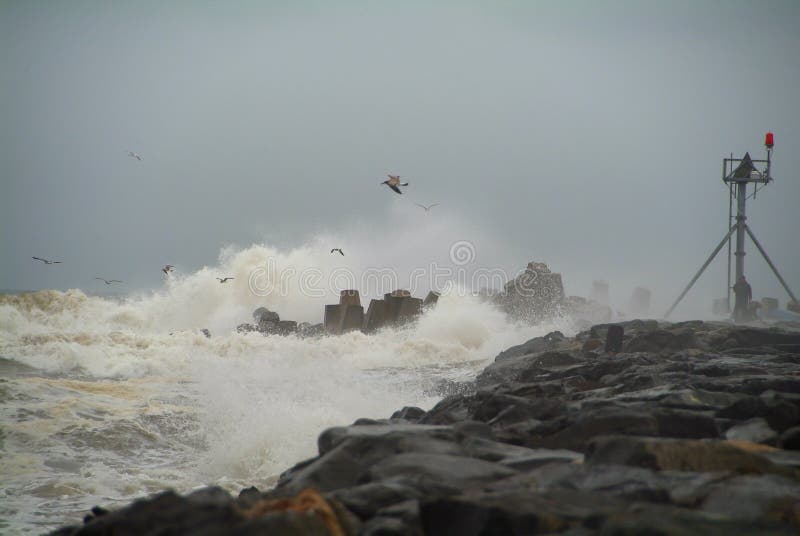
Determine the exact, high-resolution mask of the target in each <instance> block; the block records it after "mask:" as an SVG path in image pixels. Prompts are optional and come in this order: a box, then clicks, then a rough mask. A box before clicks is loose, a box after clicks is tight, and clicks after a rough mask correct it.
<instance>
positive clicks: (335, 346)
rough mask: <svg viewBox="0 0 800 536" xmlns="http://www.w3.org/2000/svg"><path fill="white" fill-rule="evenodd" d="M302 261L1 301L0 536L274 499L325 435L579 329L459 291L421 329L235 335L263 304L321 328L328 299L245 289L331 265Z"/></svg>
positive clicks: (247, 257)
mask: <svg viewBox="0 0 800 536" xmlns="http://www.w3.org/2000/svg"><path fill="white" fill-rule="evenodd" d="M310 252H311V249H308V248H300V249H297V250H293V251H291V252H289V253H280V252H278V251H276V250H274V249H270V248H267V247H263V246H253V247H250V248H248V249H244V250H242V251H238V252H233V251H228V252H225V253H224V254H223V255H222V259H221V261H220V265H219V266H218V267H217V268H215V269H210V268H204V269H202V270H200V271H198V272H195V273H192V274H188V275H177V276H175V277H172V278H170V279H169V280H168V281H167V282H166V283H165V288H164V289H163V290H161V291H159V292H155V293H151V294H149V295H143V296H130V297H127V298H124V299H113V300H112V299H104V298H100V297H91V296H87V295H86V294H84V293H83V292H82V291H80V290H70V291H68V292H58V291H39V292H35V293H28V294H20V295H8V296H0V413H1V414H2V417H0V418H1V419H2V431H1V433H0V488H1V489H0V494H1V495H0V532H13V533H26V532H27V533H41V532H44V531H46V530H47V529H50V528H53V527H55V526H58V525H60V524H63V523H66V522H79V521H80V518H81V517H82V515H83V513H85V512H86V510H88V509H89V508H90V507H91V506H93V505H95V504H101V505H104V506H110V507H115V506H119V505H121V504H123V503H126V502H128V501H130V500H131V499H133V498H135V497H138V496H142V495H146V494H148V493H152V492H156V491H159V490H162V489H165V488H174V489H176V490H178V491H179V492H185V491H188V490H191V489H193V488H196V487H199V486H203V485H209V484H217V485H221V486H223V487H225V488H226V489H228V490H230V491H232V492H238V490H240V489H241V488H243V487H248V486H250V485H255V486H257V487H259V488H262V489H265V488H268V487H269V486H270V485H271V484H272V483H274V481H275V479H276V477H277V475H278V474H279V473H280V472H281V471H283V470H285V469H287V468H288V467H289V466H291V465H292V464H293V463H295V462H298V461H300V460H302V459H305V458H307V457H310V456H313V455H314V454H315V452H316V438H317V436H318V435H319V433H320V432H321V431H322V430H323V429H324V428H326V427H329V426H335V425H345V424H349V423H351V422H352V421H353V420H354V419H356V418H358V417H373V418H385V417H388V416H389V415H391V413H392V412H393V411H394V410H396V409H399V408H401V407H403V406H406V405H416V406H421V407H423V408H425V409H428V408H430V407H431V406H432V405H433V404H434V403H435V402H436V401H437V400H438V399H439V398H440V397H441V392H440V390H438V386H440V385H441V384H442V382H445V381H463V380H468V379H471V378H473V377H474V375H475V374H476V372H477V371H479V370H480V369H481V368H482V367H484V366H485V365H486V364H487V363H488V362H489V360H491V359H492V358H493V357H494V356H495V355H496V354H497V353H498V352H499V351H501V350H503V349H504V348H506V347H508V346H511V345H513V344H518V343H520V342H522V341H524V340H527V339H528V338H531V337H533V336H536V335H539V334H543V333H546V332H547V331H551V330H553V329H561V330H562V331H565V332H569V331H571V326H570V324H569V322H568V321H566V320H565V321H564V323H563V324H560V325H547V326H536V327H531V326H527V325H518V324H515V323H513V322H510V321H509V320H508V319H507V318H506V317H505V315H504V314H503V313H501V312H500V311H498V310H496V309H494V308H493V307H492V306H491V305H489V304H488V303H485V302H483V301H481V300H479V299H477V298H475V297H472V296H468V295H465V293H463V292H455V291H451V292H450V293H448V294H445V295H444V296H442V298H441V299H440V301H439V304H438V306H437V307H435V308H434V309H431V310H429V311H427V312H426V313H425V314H424V315H423V316H422V317H420V319H419V320H418V322H416V323H415V324H413V325H411V326H408V327H405V328H402V329H397V330H392V329H388V330H384V331H381V332H379V333H377V334H374V335H369V336H367V335H363V334H361V333H358V332H353V333H347V334H344V335H341V336H329V337H319V338H306V339H304V338H300V337H296V336H266V337H265V336H262V335H260V334H256V333H248V334H240V333H237V332H236V331H235V329H234V328H235V326H236V325H237V324H238V323H241V322H246V321H249V320H250V318H251V313H252V311H253V309H255V308H256V307H259V306H266V307H268V308H270V309H272V310H275V311H278V312H279V313H280V314H281V316H282V317H285V318H288V319H297V320H316V321H319V319H320V318H321V311H322V304H324V303H326V302H327V303H332V302H334V301H335V296H334V293H333V292H331V291H327V292H323V293H321V294H319V295H317V294H314V293H313V292H311V293H309V292H306V291H304V292H300V291H299V290H297V289H294V290H293V289H292V288H289V289H288V290H287V289H284V290H286V291H285V292H284V291H283V290H281V291H280V292H277V291H274V288H273V292H271V293H269V292H263V290H264V288H265V282H264V281H260V282H258V281H255V280H254V279H253V273H254V271H256V272H257V271H258V270H257V269H258V268H259V267H262V268H263V267H264V262H265V259H267V258H269V259H272V260H274V262H275V263H276V264H275V266H273V267H271V270H272V272H270V273H269V274H267V275H266V276H265V275H264V273H265V272H264V271H263V270H262V271H261V272H259V273H260V275H261V277H262V279H263V277H267V278H269V277H273V276H275V274H276V273H277V271H280V269H281V268H282V267H286V266H308V265H314V266H319V265H323V266H324V265H326V263H328V264H330V263H332V262H335V261H336V259H334V258H333V257H328V256H325V257H315V256H314V255H312V254H311V253H310ZM325 254H326V255H327V252H325ZM276 270H277V271H276ZM217 274H224V275H232V276H234V277H235V278H236V279H234V281H232V282H229V283H226V284H225V285H221V284H219V283H218V282H217V281H216V279H214V276H215V275H217ZM267 283H269V284H272V283H276V284H277V280H272V282H271V283H270V281H267ZM254 285H255V286H256V287H258V288H257V289H256V290H255V291H254V288H253V287H254ZM266 286H269V285H266ZM201 328H208V329H210V330H211V332H212V337H211V338H206V337H205V336H204V335H203V334H202V333H201V332H200V331H199V330H200V329H201Z"/></svg>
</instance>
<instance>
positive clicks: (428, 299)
mask: <svg viewBox="0 0 800 536" xmlns="http://www.w3.org/2000/svg"><path fill="white" fill-rule="evenodd" d="M438 301H439V293H438V292H434V291H430V292H428V295H427V296H425V300H424V301H423V302H422V305H423V307H429V306H432V305H436V304H437V303H438Z"/></svg>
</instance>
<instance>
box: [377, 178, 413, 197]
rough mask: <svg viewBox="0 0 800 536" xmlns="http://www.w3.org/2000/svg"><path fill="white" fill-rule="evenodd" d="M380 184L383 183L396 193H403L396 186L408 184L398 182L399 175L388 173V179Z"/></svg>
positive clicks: (406, 184)
mask: <svg viewBox="0 0 800 536" xmlns="http://www.w3.org/2000/svg"><path fill="white" fill-rule="evenodd" d="M381 184H385V185H386V186H388V187H389V188H391V189H392V190H394V191H395V192H397V193H398V194H402V193H403V192H401V191H400V188H398V186H408V183H407V182H400V175H389V180H386V181H383V182H382V183H381Z"/></svg>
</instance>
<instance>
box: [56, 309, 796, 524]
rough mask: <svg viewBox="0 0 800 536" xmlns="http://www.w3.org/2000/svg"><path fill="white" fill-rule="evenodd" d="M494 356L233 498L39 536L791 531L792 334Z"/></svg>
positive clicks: (578, 345)
mask: <svg viewBox="0 0 800 536" xmlns="http://www.w3.org/2000/svg"><path fill="white" fill-rule="evenodd" d="M619 326H620V327H622V328H623V330H624V331H623V336H622V338H621V340H619V338H618V339H617V340H615V344H614V345H612V346H613V348H614V350H618V349H620V346H621V351H618V352H606V351H605V348H606V345H605V341H606V337H607V335H608V333H609V331H610V332H611V333H612V334H614V336H617V337H618V335H619V331H618V330H615V329H611V330H609V325H597V326H593V327H592V328H591V329H590V330H587V331H585V332H582V333H579V334H578V335H577V336H575V337H573V338H568V337H564V336H563V335H562V334H561V333H557V332H555V333H551V334H548V335H547V336H545V337H538V338H536V339H532V340H530V341H527V342H525V343H524V344H521V345H518V346H515V347H513V348H509V349H508V350H506V351H504V352H502V353H501V354H500V355H498V356H497V358H496V359H495V361H494V363H492V364H491V365H489V366H488V367H487V368H486V369H485V370H484V371H483V372H482V373H481V374H480V375H479V376H478V377H477V378H476V380H475V382H474V385H472V386H470V388H464V389H459V390H454V391H453V393H454V394H452V395H451V396H448V397H446V398H445V399H443V400H442V401H441V402H439V403H438V404H437V405H436V406H435V407H433V408H432V409H431V410H430V411H427V412H426V411H424V410H422V409H420V408H416V407H405V408H402V409H399V410H398V411H396V412H395V413H394V414H393V415H391V417H389V418H387V419H382V420H372V419H360V420H358V421H356V423H354V424H353V425H351V426H342V427H336V428H331V429H328V430H326V431H324V432H323V433H322V434H321V435H320V437H319V440H318V452H319V454H318V456H316V457H315V458H312V459H310V460H306V461H304V462H301V463H298V464H297V465H295V466H294V467H292V468H290V469H288V470H287V471H286V472H284V473H283V474H282V475H281V476H280V479H279V481H278V483H277V485H276V486H275V487H274V488H273V489H271V490H268V491H265V492H261V491H258V490H257V489H255V488H249V489H247V490H243V491H242V493H241V494H240V495H239V496H238V497H237V498H233V497H231V496H230V495H228V494H227V493H226V492H224V491H222V490H219V489H217V488H206V489H203V490H200V491H197V492H194V493H191V494H189V495H187V496H185V497H181V496H179V495H176V494H174V493H172V492H165V493H162V494H160V495H156V496H154V497H151V498H149V499H144V500H140V501H137V502H135V503H133V504H132V505H130V506H128V507H125V508H122V509H120V510H117V511H115V512H110V513H108V512H106V511H104V510H103V509H101V508H96V509H95V510H94V511H93V514H89V515H87V517H86V520H85V523H84V524H83V525H82V526H75V527H65V528H63V529H60V530H59V531H57V532H56V533H57V534H63V535H67V534H70V535H71V534H81V535H83V534H87V535H91V534H112V533H113V534H208V535H214V534H311V535H315V534H320V535H322V534H329V535H336V536H341V535H350V534H372V535H377V534H382V535H401V534H403V535H422V534H431V535H435V534H458V535H473V534H474V535H478V534H511V535H514V534H553V533H563V534H571V535H574V536H577V535H586V534H665V535H683V534H720V535H722V534H797V533H798V532H800V453H799V452H798V451H797V450H798V448H800V330H798V328H797V327H792V326H789V327H787V328H786V329H755V328H742V327H735V326H732V325H727V324H718V323H704V322H684V323H678V324H663V323H657V322H655V321H640V320H634V321H630V322H625V323H621V324H619Z"/></svg>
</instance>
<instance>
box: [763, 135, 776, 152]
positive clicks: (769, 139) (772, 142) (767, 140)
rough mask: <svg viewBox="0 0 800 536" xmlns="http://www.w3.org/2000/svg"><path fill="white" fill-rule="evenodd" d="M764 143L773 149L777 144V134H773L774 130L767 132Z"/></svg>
mask: <svg viewBox="0 0 800 536" xmlns="http://www.w3.org/2000/svg"><path fill="white" fill-rule="evenodd" d="M764 145H766V146H767V149H772V147H773V146H774V145H775V136H774V135H773V134H772V132H767V135H766V137H765V139H764Z"/></svg>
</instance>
